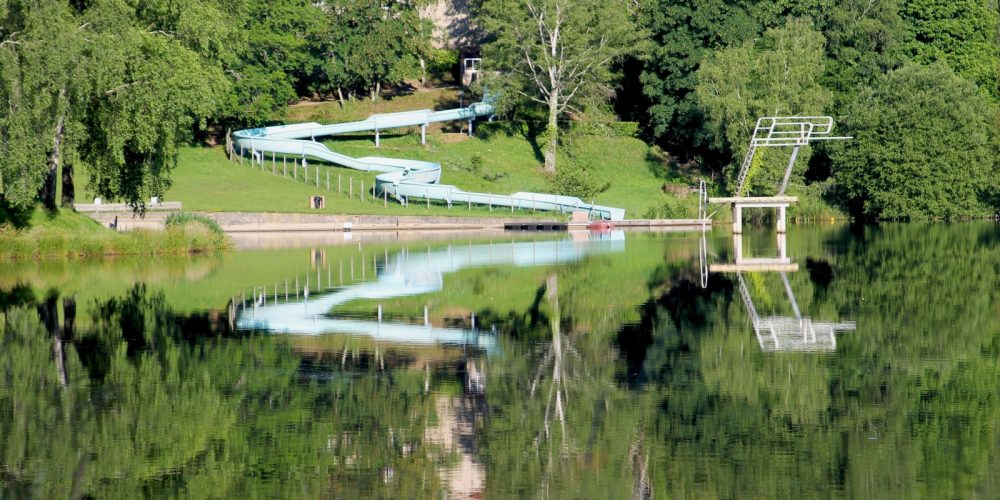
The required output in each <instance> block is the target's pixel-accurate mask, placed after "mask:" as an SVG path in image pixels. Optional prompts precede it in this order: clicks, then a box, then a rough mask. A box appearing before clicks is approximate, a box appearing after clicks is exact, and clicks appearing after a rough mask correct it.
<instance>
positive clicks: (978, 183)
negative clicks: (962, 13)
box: [833, 63, 1000, 218]
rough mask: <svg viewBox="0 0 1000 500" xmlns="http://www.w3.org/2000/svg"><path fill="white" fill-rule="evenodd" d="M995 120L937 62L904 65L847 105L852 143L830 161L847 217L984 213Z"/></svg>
mask: <svg viewBox="0 0 1000 500" xmlns="http://www.w3.org/2000/svg"><path fill="white" fill-rule="evenodd" d="M995 118H996V115H995V114H994V112H993V109H992V108H991V105H990V102H989V99H988V98H987V97H986V96H984V95H983V94H982V93H981V92H979V91H978V89H977V88H976V85H975V84H973V83H972V82H969V81H967V80H964V79H962V78H961V77H959V76H957V75H955V73H953V72H952V71H951V69H950V68H948V67H947V66H946V65H944V64H941V63H939V64H935V65H933V66H920V65H916V64H909V65H907V66H904V67H903V68H900V69H898V70H895V71H892V72H890V73H888V74H886V75H885V76H883V77H881V78H880V79H879V80H878V81H876V82H875V85H874V86H872V87H871V88H868V89H865V90H864V91H862V92H861V93H860V94H859V95H858V97H857V99H855V100H854V102H853V103H851V106H850V108H849V109H848V113H847V120H846V123H845V125H846V126H847V127H848V128H849V129H850V130H851V131H852V132H853V133H854V134H856V137H855V138H854V140H852V141H849V142H847V143H846V144H844V145H843V148H842V150H841V151H838V152H837V154H835V155H833V158H834V176H835V178H836V179H837V181H838V183H839V184H840V185H841V186H842V187H843V189H844V190H845V194H846V196H847V199H848V201H849V203H851V204H852V207H853V209H854V211H855V212H856V213H858V214H861V215H865V216H868V217H881V218H922V217H930V216H939V217H948V216H959V215H979V214H985V213H988V209H987V207H986V205H985V198H986V196H988V191H989V190H990V189H991V188H992V187H993V186H994V185H995V183H996V178H997V174H998V173H1000V172H998V170H997V165H996V156H995V152H994V149H993V144H991V138H990V126H991V122H992V120H994V119H995Z"/></svg>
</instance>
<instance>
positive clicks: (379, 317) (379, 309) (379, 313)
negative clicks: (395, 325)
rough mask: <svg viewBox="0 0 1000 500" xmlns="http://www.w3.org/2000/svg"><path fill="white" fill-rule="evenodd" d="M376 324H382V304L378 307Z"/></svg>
mask: <svg viewBox="0 0 1000 500" xmlns="http://www.w3.org/2000/svg"><path fill="white" fill-rule="evenodd" d="M378 322H379V323H381V322H382V304H379V305H378Z"/></svg>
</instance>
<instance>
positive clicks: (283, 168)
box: [281, 155, 288, 177]
mask: <svg viewBox="0 0 1000 500" xmlns="http://www.w3.org/2000/svg"><path fill="white" fill-rule="evenodd" d="M281 176H282V177H288V157H286V156H285V155H281Z"/></svg>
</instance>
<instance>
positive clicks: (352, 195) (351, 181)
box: [347, 177, 354, 199]
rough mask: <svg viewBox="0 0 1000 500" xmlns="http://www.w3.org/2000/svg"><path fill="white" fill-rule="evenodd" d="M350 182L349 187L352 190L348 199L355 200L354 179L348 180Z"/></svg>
mask: <svg viewBox="0 0 1000 500" xmlns="http://www.w3.org/2000/svg"><path fill="white" fill-rule="evenodd" d="M348 181H349V182H350V186H348V187H349V189H350V190H349V191H348V194H347V197H348V198H351V199H353V198H354V177H351V178H350V179H348Z"/></svg>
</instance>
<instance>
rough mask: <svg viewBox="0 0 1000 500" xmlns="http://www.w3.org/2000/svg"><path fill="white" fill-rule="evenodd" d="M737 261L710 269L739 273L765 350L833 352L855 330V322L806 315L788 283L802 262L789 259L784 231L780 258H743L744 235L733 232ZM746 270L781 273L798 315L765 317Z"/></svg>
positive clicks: (780, 238) (743, 296)
mask: <svg viewBox="0 0 1000 500" xmlns="http://www.w3.org/2000/svg"><path fill="white" fill-rule="evenodd" d="M733 246H734V248H735V254H736V262H735V263H733V264H712V265H710V266H709V271H710V272H716V273H736V280H737V283H738V285H739V292H740V298H741V299H742V300H743V305H744V306H745V307H746V309H747V315H748V316H749V317H750V323H751V325H752V326H753V332H754V335H756V337H757V343H758V344H759V345H760V349H761V350H762V351H764V352H823V351H827V352H832V351H835V350H836V349H837V334H838V333H842V332H845V331H850V330H854V329H855V324H854V322H853V321H845V322H826V321H814V320H813V319H812V318H809V317H803V316H802V312H801V311H800V310H799V304H798V301H797V300H796V299H795V294H794V293H793V292H792V285H791V283H789V282H788V274H787V273H788V272H794V271H797V270H798V268H799V266H798V264H795V263H792V262H791V259H789V258H788V253H787V251H788V250H787V242H786V237H785V234H784V233H778V256H777V257H752V258H744V257H743V238H742V236H741V235H740V234H739V233H735V234H733ZM744 272H778V273H779V275H780V276H781V282H782V284H783V285H784V288H785V295H786V296H787V298H788V302H789V303H790V304H791V306H792V312H793V315H794V316H761V315H760V314H758V312H757V307H756V306H755V305H754V302H753V297H752V296H751V295H750V290H749V288H748V287H747V284H746V281H745V280H744V278H743V273H744Z"/></svg>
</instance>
